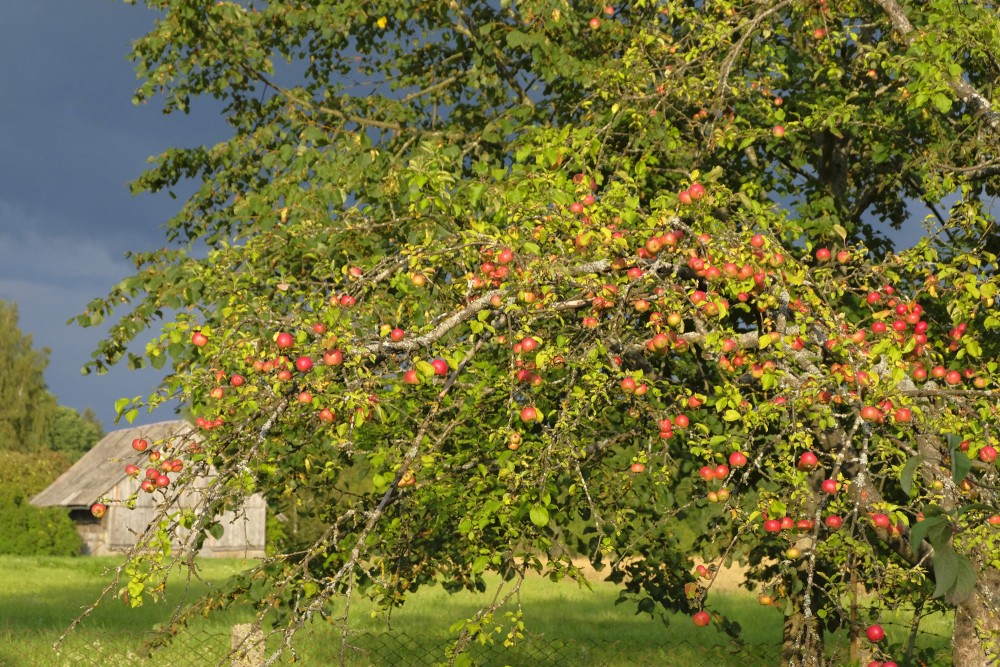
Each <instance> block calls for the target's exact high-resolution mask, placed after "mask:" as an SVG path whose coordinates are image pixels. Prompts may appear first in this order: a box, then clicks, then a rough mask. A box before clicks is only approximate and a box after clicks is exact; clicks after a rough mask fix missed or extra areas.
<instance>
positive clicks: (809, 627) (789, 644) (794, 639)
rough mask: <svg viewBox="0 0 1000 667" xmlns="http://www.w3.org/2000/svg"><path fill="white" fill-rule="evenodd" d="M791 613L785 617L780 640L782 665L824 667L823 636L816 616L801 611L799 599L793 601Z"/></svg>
mask: <svg viewBox="0 0 1000 667" xmlns="http://www.w3.org/2000/svg"><path fill="white" fill-rule="evenodd" d="M794 604H795V608H794V609H793V611H792V613H791V614H789V615H788V616H786V617H785V625H784V628H783V632H782V640H781V664H782V665H783V667H824V666H825V665H826V656H825V655H824V653H823V636H822V634H821V633H820V631H819V627H818V623H817V622H816V617H815V616H814V615H812V614H810V615H809V616H808V617H806V615H805V614H804V613H803V611H802V607H801V606H800V601H798V600H796V601H795V602H794Z"/></svg>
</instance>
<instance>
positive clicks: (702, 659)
mask: <svg viewBox="0 0 1000 667" xmlns="http://www.w3.org/2000/svg"><path fill="white" fill-rule="evenodd" d="M108 632H109V635H110V636H109V639H108V640H107V641H103V640H94V639H93V636H92V635H91V636H90V638H89V639H88V640H86V641H78V640H76V639H75V638H74V637H73V636H72V635H70V637H68V638H67V639H66V640H65V641H64V642H63V643H62V645H61V646H60V647H59V648H58V650H56V649H53V647H52V638H51V636H43V635H41V634H39V635H38V636H37V637H34V638H32V637H23V636H22V637H19V638H18V649H17V652H16V654H15V653H13V652H12V651H11V650H10V649H9V648H6V647H2V646H0V665H2V666H3V667H109V666H111V667H113V666H115V665H129V666H133V665H139V666H144V665H150V666H151V665H154V664H156V665H163V664H168V665H172V666H173V667H206V666H211V665H224V666H225V667H230V666H231V665H232V666H236V665H238V666H239V667H258V666H259V665H262V664H263V661H262V659H260V658H258V657H256V656H250V657H247V656H244V657H243V658H242V659H239V660H234V659H233V658H232V657H231V656H230V652H231V636H230V634H229V633H227V632H226V631H225V630H224V629H220V630H217V631H213V630H208V629H197V628H196V629H192V630H188V631H185V632H182V633H180V634H178V635H177V636H176V637H174V638H172V640H171V641H170V642H169V643H168V644H167V645H166V646H162V647H158V648H155V649H152V650H149V649H148V648H147V647H144V646H143V644H142V643H141V642H136V644H135V645H134V646H132V647H130V648H123V646H122V643H121V642H120V641H114V637H113V634H114V631H112V630H109V631H108ZM306 635H307V636H303V637H300V638H299V640H298V641H297V643H296V647H295V648H296V650H295V651H294V653H289V654H287V655H286V656H284V659H283V660H282V661H281V664H288V663H290V662H292V660H293V658H295V663H294V664H301V665H318V666H322V667H327V666H331V665H337V664H341V660H342V661H343V662H342V664H344V665H348V666H350V667H367V666H375V665H379V666H381V665H389V666H392V667H397V666H398V667H409V666H413V667H417V666H424V665H442V664H448V663H449V654H448V651H449V647H450V646H451V644H450V643H442V642H441V641H439V640H438V639H436V638H433V637H430V636H420V635H416V634H411V633H406V632H398V631H387V632H363V633H359V634H355V635H352V636H351V637H350V638H349V641H348V643H347V645H346V646H344V647H341V645H340V642H339V638H338V640H337V641H332V640H331V638H330V636H329V635H326V636H324V637H323V638H315V637H313V638H311V637H309V636H308V633H306ZM310 642H322V643H324V644H325V646H311V645H310ZM269 648H270V647H269ZM777 653H778V647H777V646H775V645H762V644H736V643H730V644H718V645H703V644H700V643H697V642H696V641H694V640H691V641H687V640H682V641H672V642H670V643H664V644H661V645H655V644H653V645H650V644H646V645H644V646H643V647H641V648H637V647H636V646H633V645H630V644H628V643H625V642H623V641H619V640H613V639H605V638H599V639H593V640H581V639H572V640H566V639H561V638H553V637H545V636H526V637H525V638H524V639H522V640H520V641H518V642H517V643H516V644H514V645H513V646H504V645H503V643H502V641H496V642H492V643H489V642H488V643H478V642H473V643H472V644H471V645H470V646H469V647H468V649H467V650H466V651H465V652H464V654H463V656H462V659H461V660H460V661H458V663H457V664H466V665H479V666H482V667H493V666H496V667H506V666H510V667H522V666H523V667H549V666H551V667H556V666H559V667H562V666H563V665H578V666H584V667H587V666H593V667H602V666H603V667H624V666H635V667H642V666H643V665H650V666H652V665H656V666H658V667H661V666H669V665H681V666H683V667H708V666H711V667H726V666H730V665H731V666H733V667H737V666H738V667H751V666H757V665H759V666H761V667H766V666H768V665H778V664H779V663H780V659H779V657H778V655H777Z"/></svg>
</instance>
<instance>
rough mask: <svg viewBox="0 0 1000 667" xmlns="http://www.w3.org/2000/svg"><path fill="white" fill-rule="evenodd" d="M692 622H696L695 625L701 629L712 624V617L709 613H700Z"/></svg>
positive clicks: (693, 617) (692, 618)
mask: <svg viewBox="0 0 1000 667" xmlns="http://www.w3.org/2000/svg"><path fill="white" fill-rule="evenodd" d="M691 620H692V621H694V624H695V625H697V626H698V627H699V628H703V627H705V626H706V625H708V624H709V623H711V621H712V617H711V616H709V614H708V612H707V611H699V612H698V613H697V614H695V615H694V616H692V617H691Z"/></svg>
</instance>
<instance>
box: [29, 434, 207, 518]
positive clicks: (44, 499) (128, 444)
mask: <svg viewBox="0 0 1000 667" xmlns="http://www.w3.org/2000/svg"><path fill="white" fill-rule="evenodd" d="M136 438H145V439H146V440H148V441H149V449H150V450H153V449H157V448H158V446H157V442H162V441H165V440H168V439H171V438H173V439H179V440H184V439H197V435H196V434H195V430H194V427H192V426H191V425H190V424H188V423H187V422H186V421H183V420H180V419H175V420H172V421H164V422H157V423H156V424H147V425H145V426H134V427H130V428H124V429H120V430H117V431H112V432H111V433H108V434H107V435H105V436H104V437H103V438H101V440H100V441H99V442H98V443H97V444H96V445H94V446H93V447H92V448H91V449H90V451H89V452H87V453H86V454H84V455H83V457H82V458H81V459H80V460H79V461H77V462H76V463H74V464H73V465H72V467H70V469H69V470H67V471H66V472H64V473H63V474H62V475H60V476H59V478H58V479H56V481H54V482H52V484H50V485H49V486H48V488H46V489H45V490H44V491H42V492H41V493H39V494H38V495H37V496H35V497H34V498H32V499H31V504H32V505H37V506H39V507H70V508H85V507H90V506H91V504H93V503H94V502H96V501H97V499H98V498H100V497H101V496H102V495H103V494H105V493H107V492H108V491H109V490H110V489H111V488H113V487H114V486H115V485H116V484H117V483H118V482H120V481H122V480H123V479H125V477H126V476H127V475H126V474H125V465H126V463H136V464H137V465H141V463H139V457H138V455H137V454H136V452H135V450H133V449H132V441H133V440H135V439H136ZM142 460H143V461H145V459H142Z"/></svg>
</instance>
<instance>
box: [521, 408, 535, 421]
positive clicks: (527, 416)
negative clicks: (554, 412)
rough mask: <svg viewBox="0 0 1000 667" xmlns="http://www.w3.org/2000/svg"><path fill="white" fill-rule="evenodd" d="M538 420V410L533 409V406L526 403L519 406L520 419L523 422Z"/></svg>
mask: <svg viewBox="0 0 1000 667" xmlns="http://www.w3.org/2000/svg"><path fill="white" fill-rule="evenodd" d="M537 420H538V411H537V410H535V408H534V406H531V405H526V406H524V407H523V408H521V421H523V422H524V423H526V424H527V423H530V422H533V421H537Z"/></svg>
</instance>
